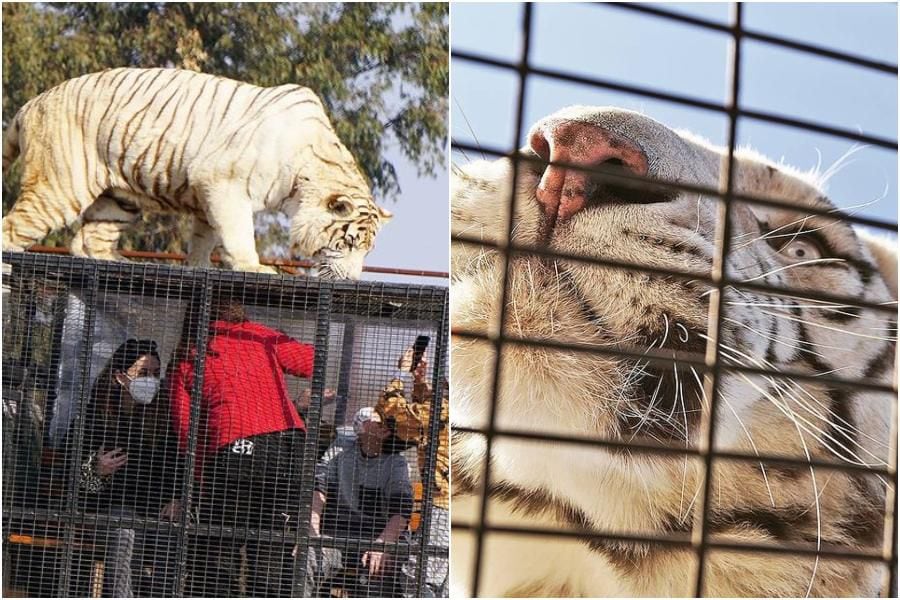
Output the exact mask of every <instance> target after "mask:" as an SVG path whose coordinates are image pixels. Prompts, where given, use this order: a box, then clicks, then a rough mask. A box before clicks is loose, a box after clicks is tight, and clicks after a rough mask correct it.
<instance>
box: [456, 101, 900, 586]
mask: <svg viewBox="0 0 900 600" xmlns="http://www.w3.org/2000/svg"><path fill="white" fill-rule="evenodd" d="M526 139H527V140H528V143H527V145H526V147H525V148H523V149H522V151H521V152H522V154H523V156H524V157H525V158H526V160H523V161H520V162H519V169H518V180H517V182H516V183H515V194H516V202H515V214H514V215H512V225H513V227H512V234H511V239H509V240H508V239H507V238H506V231H507V223H508V222H509V216H510V215H509V205H510V198H511V196H512V193H513V182H512V174H513V166H512V162H511V161H510V160H508V159H501V160H497V161H493V162H487V161H479V162H474V163H471V164H468V165H465V166H461V167H459V168H457V169H456V170H455V173H454V180H453V182H452V192H451V202H452V206H451V218H452V232H453V235H454V236H455V240H456V241H454V243H453V245H452V257H451V268H452V292H453V293H452V322H453V328H454V331H455V332H456V333H457V335H455V336H454V338H453V342H452V367H451V369H452V381H453V385H452V388H451V403H452V409H451V414H452V418H453V425H454V427H461V428H465V429H468V430H471V429H483V428H485V427H486V426H487V424H488V419H489V415H490V413H491V406H492V403H495V404H496V411H495V414H494V426H495V427H496V428H497V429H498V430H500V431H505V432H516V433H519V434H523V435H519V436H515V435H512V436H503V435H501V436H498V437H495V438H494V440H493V444H492V447H491V449H490V452H491V460H490V469H491V474H490V482H491V486H490V488H489V489H488V490H487V495H488V497H489V505H488V507H487V510H486V513H484V514H485V519H486V522H487V523H489V524H490V525H491V526H493V527H498V528H500V529H503V528H504V527H526V528H527V527H530V528H538V529H544V530H550V531H551V532H553V531H558V532H559V533H560V534H561V535H559V536H553V535H541V536H536V535H526V534H514V533H513V532H511V531H487V532H486V533H485V534H484V538H483V539H484V545H483V548H482V553H481V562H480V564H479V565H478V566H477V568H479V569H480V571H481V577H480V595H484V596H503V595H511V596H559V595H561V596H673V595H674V596H680V595H691V594H693V593H694V588H693V585H694V581H693V573H694V572H695V569H696V566H697V565H696V554H695V552H694V551H693V550H691V549H690V547H689V546H688V547H685V546H684V545H682V546H677V545H668V544H665V543H658V542H649V541H640V540H634V541H629V540H628V539H623V538H621V537H620V538H616V539H609V538H606V539H604V538H602V537H596V536H593V537H592V536H587V535H581V536H579V535H575V534H573V533H572V532H576V531H580V532H583V531H584V530H586V529H588V530H592V531H596V532H601V533H602V532H606V533H608V534H611V535H613V536H616V535H618V536H644V537H648V536H649V537H659V536H663V537H665V536H669V537H678V536H679V535H681V536H682V537H685V536H686V539H690V534H691V530H692V525H693V523H694V522H695V518H696V517H695V511H696V510H697V505H698V503H699V502H700V500H699V499H702V497H703V489H702V486H703V479H702V478H703V467H704V465H703V460H702V459H701V457H699V456H698V455H697V454H696V453H695V454H690V455H678V454H676V453H659V452H657V453H651V452H641V451H638V450H630V449H628V448H627V447H625V446H624V444H628V443H636V444H644V445H655V446H660V445H662V446H668V447H674V448H689V449H696V448H698V447H700V446H702V444H703V442H704V440H703V439H702V435H701V434H702V433H703V431H702V428H701V421H702V418H701V415H702V414H703V410H704V407H708V406H709V399H708V398H706V393H705V390H704V369H703V368H702V366H703V355H704V352H705V351H706V347H707V342H708V339H709V338H708V336H709V326H708V319H709V302H710V296H711V294H712V290H713V286H712V285H711V283H710V273H711V272H712V269H713V261H714V255H715V243H716V239H715V237H716V228H717V210H718V202H717V199H716V198H715V197H714V196H706V195H703V194H701V193H698V192H691V191H682V190H677V189H670V188H666V189H659V190H658V189H656V188H652V189H651V188H647V187H646V186H644V187H643V188H635V187H634V186H628V185H625V184H620V183H617V181H621V178H620V179H619V180H616V179H615V178H609V177H607V178H604V177H602V176H599V175H594V174H592V173H590V172H587V171H585V170H583V169H590V168H593V167H610V168H612V170H613V171H614V172H619V173H621V174H624V175H628V176H638V177H647V178H651V179H661V180H665V181H669V182H675V183H680V184H684V185H687V186H694V187H699V188H705V189H717V188H718V187H719V186H720V180H723V179H724V177H723V175H722V171H723V166H722V165H723V162H725V160H724V158H725V157H726V156H727V151H725V150H723V149H721V148H717V147H714V146H712V145H711V144H709V143H707V142H706V141H704V140H702V139H699V138H697V137H696V136H694V135H692V134H690V133H687V132H683V131H675V130H672V129H670V128H668V127H666V126H665V125H663V124H662V123H659V122H657V121H655V120H653V119H651V118H649V117H647V116H645V115H643V114H639V113H636V112H632V111H628V110H623V109H618V108H612V107H587V106H574V107H570V108H566V109H563V110H560V111H558V112H556V113H554V114H552V115H550V116H548V117H546V118H544V119H541V120H539V121H538V122H536V123H534V125H533V126H532V127H531V129H530V131H529V133H528V137H527V138H526ZM734 158H735V166H734V171H733V173H734V176H733V186H734V193H735V194H737V195H740V196H754V197H762V198H769V199H776V200H779V201H781V202H782V203H786V204H788V205H790V206H791V208H781V207H773V206H771V203H770V204H769V205H766V206H761V205H758V204H751V203H748V202H742V201H738V200H733V201H732V202H731V204H730V236H729V239H728V242H729V252H728V254H727V257H726V261H725V265H724V272H725V274H726V275H727V277H728V278H729V280H730V281H733V282H734V285H728V286H726V287H725V288H724V290H723V295H722V298H721V301H722V310H723V311H724V312H723V315H722V318H721V329H720V330H719V342H720V354H719V361H720V362H721V365H722V371H721V376H720V380H719V383H718V394H717V398H716V403H715V406H716V415H715V420H714V422H715V424H716V427H715V432H714V433H715V436H714V440H715V442H714V443H715V450H716V451H718V452H721V453H729V454H732V455H733V454H744V455H750V456H755V455H761V456H781V457H789V458H793V459H797V460H799V461H807V462H810V461H812V462H831V463H837V464H844V465H854V466H856V467H870V468H871V469H874V470H875V472H874V473H866V472H864V471H862V470H858V471H839V470H834V469H829V468H827V467H824V466H815V467H814V466H786V465H784V464H774V463H767V462H765V461H763V460H760V461H753V460H738V459H734V458H730V459H726V458H717V459H715V460H714V461H713V463H712V464H713V466H712V471H711V474H710V477H711V481H710V493H709V505H708V506H706V507H705V509H706V515H707V516H706V523H707V528H708V539H709V540H710V541H711V542H713V543H720V544H728V543H734V544H757V545H769V546H782V547H783V546H788V547H791V546H794V547H797V548H802V549H804V550H805V552H797V553H784V552H780V553H779V552H752V551H746V550H743V551H742V550H738V549H734V548H731V549H724V548H715V547H713V548H711V549H710V550H709V551H708V552H707V553H706V565H705V579H704V590H705V594H707V595H712V596H802V595H807V594H809V595H813V596H859V595H864V596H868V595H877V594H878V593H879V592H880V590H881V589H882V588H881V585H882V577H883V571H884V567H883V565H880V564H878V563H876V562H871V561H864V560H841V561H839V560H836V559H835V558H834V557H833V556H827V555H824V554H823V555H822V556H818V555H816V553H815V552H816V551H817V550H819V551H821V550H823V549H831V550H835V549H839V550H845V551H850V552H853V551H855V552H869V553H875V554H877V553H879V552H881V549H882V546H883V544H884V539H885V536H886V535H888V536H889V535H890V532H889V531H888V532H886V531H885V518H884V514H885V502H886V500H885V498H886V493H887V490H888V488H889V487H890V486H893V485H894V483H893V482H891V481H890V480H889V479H888V478H887V477H886V476H885V475H883V474H879V473H880V472H879V471H878V470H879V469H880V470H881V471H884V470H885V469H887V467H888V464H889V461H890V453H891V447H892V444H894V443H895V442H894V440H891V438H890V436H891V433H890V431H891V428H890V424H891V419H892V402H893V394H891V393H890V392H889V391H883V390H885V389H889V388H890V386H891V384H892V381H893V374H894V365H895V350H896V317H895V312H896V309H895V307H896V299H897V283H896V282H897V262H896V261H897V258H896V251H895V248H894V246H895V244H896V242H895V241H885V240H878V239H875V238H873V237H872V236H870V235H866V234H864V233H862V232H860V231H857V230H855V229H854V228H853V227H852V226H850V225H849V224H847V223H844V222H841V221H840V220H839V219H838V218H829V217H827V216H816V215H809V214H808V213H805V212H804V209H807V208H809V209H814V210H815V209H818V210H825V211H829V212H831V211H833V212H834V213H835V217H838V216H839V213H838V211H837V209H835V208H834V205H833V204H832V203H831V201H830V200H829V199H828V198H827V197H826V196H825V193H824V190H823V189H822V187H821V183H820V182H819V181H817V179H816V177H815V176H814V175H812V174H807V173H801V172H799V171H798V170H796V169H793V168H791V167H789V166H786V165H783V164H777V163H774V162H772V161H770V160H768V159H766V158H764V157H762V156H760V155H758V154H756V153H754V152H752V151H749V150H739V151H736V153H735V157H734ZM548 162H550V163H553V164H550V165H549V166H548V165H547V163H548ZM557 163H558V164H557ZM507 243H510V244H513V245H514V246H516V247H517V248H524V249H525V250H526V251H525V252H516V253H513V254H512V255H511V256H510V258H509V268H508V272H507V273H508V281H507V295H506V305H505V307H501V304H500V303H501V301H502V293H503V283H504V277H503V266H504V261H503V257H502V255H501V253H500V252H499V251H498V248H502V247H504V246H505V245H506V244H507ZM528 249H534V250H535V251H536V253H535V254H529V253H528V252H527V250H528ZM592 259H593V260H595V261H596V260H600V261H607V262H609V263H628V264H640V265H646V266H647V267H649V268H650V269H656V270H657V271H660V270H663V271H676V272H680V273H683V274H687V275H688V276H687V277H673V276H669V275H665V274H658V273H652V272H649V273H648V272H640V271H636V270H633V269H632V270H629V269H626V268H622V267H620V266H616V265H615V264H598V263H597V262H591V260H592ZM693 274H696V276H697V280H693V279H691V278H690V275H693ZM742 283H745V284H748V286H747V287H743V286H742V285H741V284H742ZM754 286H771V287H773V288H779V289H783V290H793V291H797V292H801V293H806V294H810V293H811V294H816V293H819V294H827V295H831V296H832V297H847V298H853V299H856V300H858V301H859V302H861V303H867V304H870V305H873V308H859V307H854V306H846V305H844V304H841V303H839V302H832V301H823V300H810V299H804V298H802V297H795V296H792V295H791V294H790V292H789V291H788V292H787V293H777V294H776V293H773V292H767V291H762V290H759V289H754ZM881 305H883V306H884V307H885V310H879V309H878V308H875V307H874V306H881ZM501 311H502V312H503V313H504V314H505V322H504V323H503V330H504V332H505V335H506V336H508V337H510V338H513V340H524V341H507V342H505V343H504V344H503V345H502V347H501V348H502V350H501V355H500V357H499V367H500V368H499V381H498V382H496V396H493V395H492V393H493V391H494V389H495V383H494V382H493V381H492V376H491V373H492V365H493V364H494V361H495V360H496V359H497V357H496V356H495V350H494V349H495V347H496V346H495V345H494V344H493V343H492V342H491V341H490V339H491V338H492V337H493V336H496V335H497V334H498V332H499V331H500V323H499V319H500V314H501ZM892 312H893V313H894V314H891V313H892ZM467 334H468V335H467ZM528 340H534V341H537V342H538V344H529V343H528ZM542 342H543V343H542ZM547 342H549V343H547ZM559 344H562V345H565V344H577V345H578V347H577V348H565V347H560V346H559ZM616 348H619V349H622V348H625V349H628V350H629V351H630V352H631V356H630V357H622V356H616V355H613V354H610V353H609V352H604V351H608V350H610V349H616ZM641 353H646V354H647V356H648V357H650V356H653V357H656V358H659V357H669V358H671V359H674V360H671V361H670V362H667V363H661V362H660V361H658V360H653V361H651V360H642V358H641ZM691 357H693V359H692V358H691ZM679 359H681V360H683V361H684V362H679ZM754 369H756V370H760V369H763V370H766V371H791V372H795V373H803V374H806V375H808V377H803V378H800V377H796V378H790V377H786V376H774V375H765V374H758V373H753V372H751V371H752V370H754ZM814 376H820V377H823V378H826V379H827V378H831V379H835V378H836V379H845V380H864V381H866V382H868V383H871V384H873V386H872V387H875V388H877V387H878V385H879V384H880V385H881V387H882V390H878V389H862V388H859V387H856V388H854V387H853V386H847V385H842V384H839V383H834V382H824V381H823V382H816V381H815V380H814ZM534 434H545V435H550V436H554V437H555V438H556V439H558V440H565V439H572V440H576V441H577V440H591V439H600V440H607V441H609V442H611V444H610V445H608V446H599V445H590V444H583V443H579V444H575V443H564V442H563V441H554V442H549V441H543V440H534V439H533V437H534ZM529 435H530V436H531V437H529ZM894 447H895V446H894ZM485 452H486V442H485V439H484V437H483V436H481V435H479V434H478V433H473V432H471V431H469V432H467V433H463V432H458V433H456V435H455V438H454V444H453V468H454V477H455V479H454V493H455V496H454V500H453V507H454V522H458V523H460V524H462V525H464V527H461V528H460V529H459V530H457V531H455V532H454V534H453V542H452V543H453V571H452V572H453V574H454V579H455V585H456V589H455V593H456V594H458V595H467V594H470V593H471V585H472V578H473V571H474V569H475V568H476V565H475V564H474V559H475V554H476V551H475V548H476V537H475V533H474V527H476V526H477V525H478V524H479V514H480V510H481V504H480V494H481V491H482V490H481V484H482V482H483V480H484V473H483V467H484V464H485ZM698 498H699V499H698ZM465 526H468V527H465ZM567 531H568V532H569V535H565V534H566V532H567Z"/></svg>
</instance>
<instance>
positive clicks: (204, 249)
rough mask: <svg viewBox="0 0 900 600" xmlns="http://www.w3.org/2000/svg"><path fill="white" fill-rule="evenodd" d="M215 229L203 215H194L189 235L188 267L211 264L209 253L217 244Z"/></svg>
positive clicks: (217, 238) (217, 237)
mask: <svg viewBox="0 0 900 600" xmlns="http://www.w3.org/2000/svg"><path fill="white" fill-rule="evenodd" d="M219 242H220V240H219V236H218V234H216V230H215V229H213V228H212V227H210V226H209V223H207V222H206V221H205V220H204V219H203V217H200V216H198V215H194V231H193V235H192V236H191V252H190V254H188V258H187V264H188V266H190V267H209V266H211V265H212V263H211V262H210V259H209V255H210V254H211V253H212V251H213V249H214V248H215V247H216V246H217V245H218V244H219Z"/></svg>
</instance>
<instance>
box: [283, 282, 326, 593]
mask: <svg viewBox="0 0 900 600" xmlns="http://www.w3.org/2000/svg"><path fill="white" fill-rule="evenodd" d="M318 291H319V293H318V301H317V303H316V338H315V357H314V358H313V373H312V382H311V385H310V403H309V409H308V412H307V415H306V416H307V418H306V439H305V442H304V444H303V460H302V462H301V463H300V481H301V486H300V508H299V511H298V513H297V537H296V540H297V541H296V544H297V555H296V556H295V558H294V573H293V579H292V583H291V590H292V595H293V596H295V597H300V598H302V597H303V587H304V586H303V584H304V581H305V578H306V563H307V557H308V555H309V539H310V537H309V520H310V515H311V514H312V497H313V490H314V485H315V469H316V460H317V448H318V441H319V421H320V417H321V415H322V398H323V397H324V394H325V378H326V376H327V371H328V337H329V333H330V330H331V303H332V300H333V298H334V293H333V290H332V287H331V285H330V284H329V283H328V282H321V283H320V284H319V290H318Z"/></svg>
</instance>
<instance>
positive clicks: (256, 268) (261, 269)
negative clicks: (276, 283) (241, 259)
mask: <svg viewBox="0 0 900 600" xmlns="http://www.w3.org/2000/svg"><path fill="white" fill-rule="evenodd" d="M232 269H234V270H235V271H245V272H247V273H268V274H269V275H277V274H278V271H276V270H275V269H273V268H272V267H267V266H265V265H260V264H244V265H240V264H236V265H234V266H233V267H232Z"/></svg>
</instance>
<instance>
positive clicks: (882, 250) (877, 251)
mask: <svg viewBox="0 0 900 600" xmlns="http://www.w3.org/2000/svg"><path fill="white" fill-rule="evenodd" d="M859 237H860V239H861V240H862V242H863V243H864V244H865V245H866V247H867V248H868V249H869V252H871V253H872V257H873V258H874V259H875V264H876V265H878V272H879V273H881V278H882V279H884V282H885V284H887V286H888V290H890V292H891V297H892V298H893V299H894V300H896V299H897V240H891V239H887V238H883V237H877V236H874V235H872V234H869V233H866V232H860V235H859Z"/></svg>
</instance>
